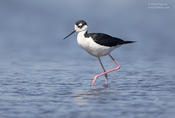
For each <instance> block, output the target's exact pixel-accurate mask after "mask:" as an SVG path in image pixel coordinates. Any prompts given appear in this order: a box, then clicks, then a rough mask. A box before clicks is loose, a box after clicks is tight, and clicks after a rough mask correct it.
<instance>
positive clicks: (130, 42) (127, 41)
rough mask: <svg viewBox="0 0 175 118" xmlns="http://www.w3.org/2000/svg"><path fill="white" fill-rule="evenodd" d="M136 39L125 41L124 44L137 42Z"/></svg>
mask: <svg viewBox="0 0 175 118" xmlns="http://www.w3.org/2000/svg"><path fill="white" fill-rule="evenodd" d="M135 42H136V41H124V42H123V44H128V43H135Z"/></svg>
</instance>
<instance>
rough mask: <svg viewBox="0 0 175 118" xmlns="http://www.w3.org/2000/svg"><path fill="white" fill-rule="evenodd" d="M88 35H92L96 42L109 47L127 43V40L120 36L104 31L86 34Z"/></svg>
mask: <svg viewBox="0 0 175 118" xmlns="http://www.w3.org/2000/svg"><path fill="white" fill-rule="evenodd" d="M86 37H91V38H92V39H93V40H94V41H95V42H96V43H98V44H100V45H103V46H109V47H112V46H117V45H122V44H124V43H125V41H123V40H122V39H120V38H116V37H112V36H110V35H107V34H103V33H88V34H86Z"/></svg>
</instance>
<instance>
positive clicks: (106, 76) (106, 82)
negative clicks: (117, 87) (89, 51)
mask: <svg viewBox="0 0 175 118" xmlns="http://www.w3.org/2000/svg"><path fill="white" fill-rule="evenodd" d="M98 60H99V62H100V65H101V67H102V68H103V71H104V72H106V70H105V68H104V66H103V63H102V62H101V59H100V57H98ZM105 78H106V81H105V84H108V75H107V74H105Z"/></svg>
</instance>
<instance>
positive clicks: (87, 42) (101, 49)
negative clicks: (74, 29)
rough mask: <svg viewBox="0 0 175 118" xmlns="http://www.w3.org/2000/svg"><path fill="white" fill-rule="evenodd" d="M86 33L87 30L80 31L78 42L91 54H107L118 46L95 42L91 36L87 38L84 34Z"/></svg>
mask: <svg viewBox="0 0 175 118" xmlns="http://www.w3.org/2000/svg"><path fill="white" fill-rule="evenodd" d="M84 33H85V32H79V33H78V36H77V42H78V44H79V45H80V46H81V47H82V48H83V49H84V50H86V51H87V52H88V53H89V54H91V55H93V56H97V57H100V56H105V55H107V54H109V53H110V52H111V51H112V50H113V49H115V48H116V47H107V46H102V45H99V44H97V43H96V42H94V41H93V39H92V38H91V37H88V38H86V37H85V36H84Z"/></svg>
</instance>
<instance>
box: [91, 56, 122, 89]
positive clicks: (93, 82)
mask: <svg viewBox="0 0 175 118" xmlns="http://www.w3.org/2000/svg"><path fill="white" fill-rule="evenodd" d="M109 57H110V58H111V59H112V60H113V61H114V63H115V64H116V65H117V67H116V68H114V69H111V70H109V71H106V72H104V73H101V74H99V75H96V76H95V77H94V79H93V81H92V83H91V85H92V86H93V85H94V84H95V82H96V80H97V78H98V77H100V76H102V75H105V74H107V73H110V72H112V71H116V70H119V69H120V65H119V63H118V62H117V61H116V60H115V59H114V58H113V57H112V56H111V55H110V54H109Z"/></svg>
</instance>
